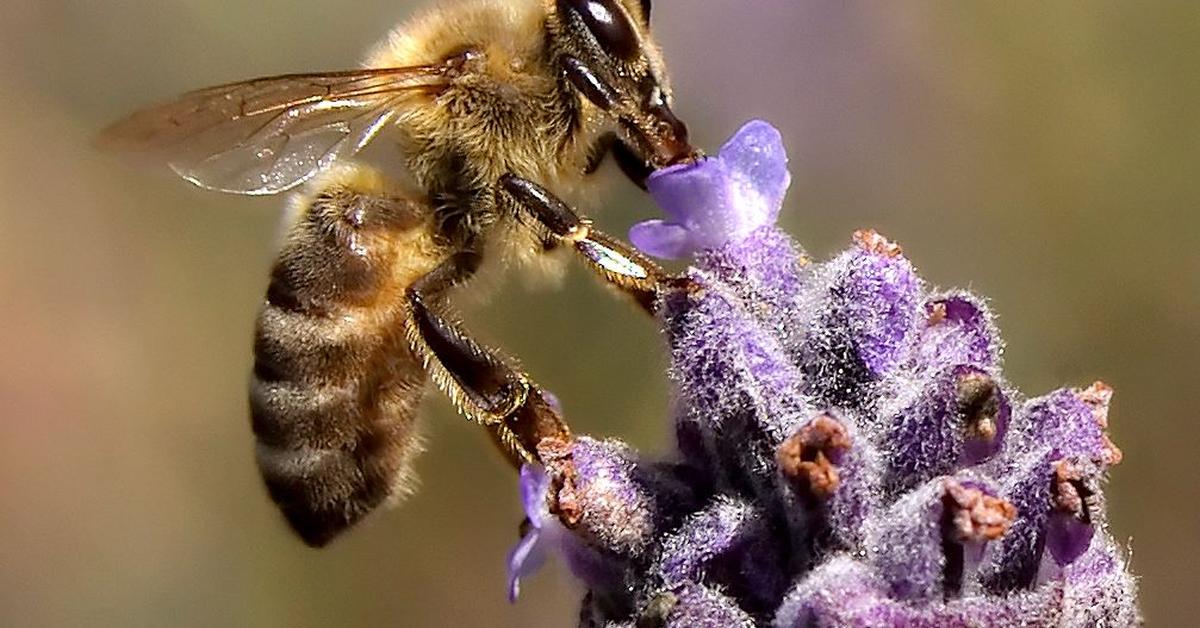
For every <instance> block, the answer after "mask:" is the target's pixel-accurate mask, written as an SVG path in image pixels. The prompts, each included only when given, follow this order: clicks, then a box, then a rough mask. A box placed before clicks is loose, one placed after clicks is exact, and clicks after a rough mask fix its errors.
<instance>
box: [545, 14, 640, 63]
mask: <svg viewBox="0 0 1200 628" xmlns="http://www.w3.org/2000/svg"><path fill="white" fill-rule="evenodd" d="M558 11H559V13H560V14H563V15H567V14H571V15H573V16H574V17H575V18H576V19H578V20H579V21H580V22H582V23H583V25H584V26H586V27H587V29H588V31H590V32H591V33H592V36H593V37H595V38H596V42H597V43H599V44H600V47H601V48H602V49H603V50H604V52H605V53H607V54H608V55H609V56H611V57H614V58H616V59H620V60H623V61H632V60H634V59H636V58H637V57H638V55H639V54H640V52H641V46H640V44H639V42H638V37H637V32H636V31H635V30H634V28H633V24H630V23H629V16H628V15H627V14H626V13H625V11H624V10H622V9H621V7H620V6H618V5H617V2H616V0H558Z"/></svg>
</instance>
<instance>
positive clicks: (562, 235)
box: [500, 174, 691, 314]
mask: <svg viewBox="0 0 1200 628" xmlns="http://www.w3.org/2000/svg"><path fill="white" fill-rule="evenodd" d="M500 189H501V190H503V193H505V194H507V195H508V196H509V197H510V198H511V199H512V200H513V201H514V202H516V203H517V205H518V206H520V207H521V208H523V209H524V210H525V211H527V212H528V213H529V214H531V215H532V216H533V217H534V218H536V219H537V220H538V221H539V222H541V224H542V225H543V226H544V227H545V228H546V229H548V230H549V231H550V233H551V234H552V235H553V236H555V237H557V238H559V239H561V240H564V241H566V242H567V243H569V244H571V245H572V246H574V247H575V250H576V252H578V253H579V255H580V256H581V257H582V258H583V260H584V263H586V264H587V265H588V267H589V268H591V269H592V270H593V271H594V272H595V273H596V274H597V275H599V276H600V277H601V278H602V279H604V280H605V281H607V282H608V283H610V284H612V285H613V286H615V287H616V288H617V289H619V290H621V291H622V292H624V293H626V294H628V295H629V296H631V297H633V299H634V300H635V301H637V303H638V304H639V305H641V306H642V307H643V308H644V309H645V310H646V311H647V312H649V313H651V314H654V313H655V312H656V311H657V310H658V303H659V300H660V297H661V296H662V295H663V294H665V293H666V292H669V291H672V290H676V289H680V288H682V289H688V288H689V287H690V284H691V281H690V280H689V279H687V278H686V277H680V276H676V275H672V274H670V273H668V272H667V271H666V270H664V269H663V268H662V267H661V266H659V265H658V264H656V263H654V262H653V261H651V260H650V258H648V257H646V256H645V255H642V254H641V253H639V252H638V251H637V249H634V248H633V247H632V246H630V245H628V244H626V243H624V242H621V241H620V240H617V239H616V238H613V237H610V236H608V235H605V234H604V233H602V232H600V231H597V230H596V229H593V228H592V223H591V221H590V220H588V219H586V218H583V217H581V216H580V215H579V214H577V213H576V212H575V210H573V209H571V208H570V207H569V206H567V204H566V203H564V202H562V201H561V200H559V199H558V198H557V197H556V196H554V195H553V194H551V193H550V192H549V190H547V189H546V188H543V187H542V186H540V185H538V184H536V183H534V182H533V181H530V180H528V179H524V178H521V177H518V176H516V175H512V174H507V175H504V176H503V177H501V178H500Z"/></svg>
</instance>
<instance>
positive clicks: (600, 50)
mask: <svg viewBox="0 0 1200 628" xmlns="http://www.w3.org/2000/svg"><path fill="white" fill-rule="evenodd" d="M552 1H553V5H554V7H553V10H552V11H551V18H550V23H549V27H550V28H549V31H550V34H551V41H552V48H553V54H554V55H555V58H556V61H557V63H558V64H559V67H560V69H561V71H562V72H563V75H564V76H565V77H566V79H567V80H568V81H569V82H570V84H571V85H572V86H573V87H574V88H575V90H577V91H578V92H579V94H580V96H581V97H582V98H583V99H584V100H586V101H587V102H589V103H591V104H592V105H593V106H595V107H596V108H597V109H599V110H600V111H602V112H604V113H605V114H607V115H608V116H610V117H611V118H612V120H613V121H614V122H615V123H616V125H617V129H618V131H619V132H620V133H621V135H622V136H623V138H624V139H625V140H626V143H628V144H629V145H630V146H631V147H632V148H634V149H635V150H636V151H638V152H639V153H640V154H639V155H638V157H640V158H642V159H643V160H645V162H646V163H647V164H648V165H650V166H651V167H653V168H661V167H664V166H669V165H671V164H675V163H679V162H683V161H688V160H691V159H694V158H695V157H696V156H697V154H698V153H697V151H696V149H695V148H693V147H692V145H691V144H690V143H689V142H688V131H687V126H686V125H685V124H684V123H683V122H682V121H681V120H680V119H679V118H677V117H675V114H674V113H673V112H672V111H671V93H670V88H669V86H668V85H667V83H666V75H665V69H664V65H663V62H662V55H661V53H660V52H659V50H658V46H657V45H656V44H655V43H654V40H653V38H652V37H651V35H650V0H552Z"/></svg>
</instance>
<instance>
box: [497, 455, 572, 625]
mask: <svg viewBox="0 0 1200 628" xmlns="http://www.w3.org/2000/svg"><path fill="white" fill-rule="evenodd" d="M520 488H521V504H522V505H523V506H524V508H525V522H524V523H523V524H522V526H521V527H522V533H521V540H520V541H519V542H518V543H517V546H516V547H514V548H513V549H512V551H511V552H509V554H508V600H509V601H510V602H515V601H517V597H518V596H520V595H521V578H524V577H526V576H529V575H532V574H533V573H534V572H535V571H537V570H538V569H539V568H541V566H542V565H543V564H545V562H546V557H547V555H548V554H549V552H550V548H551V546H552V545H554V543H555V542H556V540H557V538H558V537H560V536H561V534H562V528H561V525H560V524H559V523H558V520H557V519H555V518H554V517H553V516H551V515H550V511H549V510H548V509H547V508H546V495H547V493H548V491H549V490H550V477H549V476H547V475H546V473H545V471H543V470H542V469H541V468H539V467H536V466H533V465H528V464H527V465H524V466H522V467H521V480H520Z"/></svg>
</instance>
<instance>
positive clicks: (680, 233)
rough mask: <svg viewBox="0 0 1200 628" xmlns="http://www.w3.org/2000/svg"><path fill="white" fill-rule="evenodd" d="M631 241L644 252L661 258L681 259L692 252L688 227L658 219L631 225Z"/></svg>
mask: <svg viewBox="0 0 1200 628" xmlns="http://www.w3.org/2000/svg"><path fill="white" fill-rule="evenodd" d="M629 241H630V242H632V243H633V245H634V246H636V247H637V248H639V249H641V250H642V251H643V252H645V253H647V254H649V255H653V256H654V257H658V258H661V259H679V258H682V257H687V256H688V255H689V254H691V252H692V241H691V237H690V235H689V232H688V230H687V228H686V227H684V226H682V225H677V224H675V223H672V222H665V221H663V220H658V219H655V220H647V221H645V222H639V223H638V224H636V225H634V226H633V227H630V229H629Z"/></svg>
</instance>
